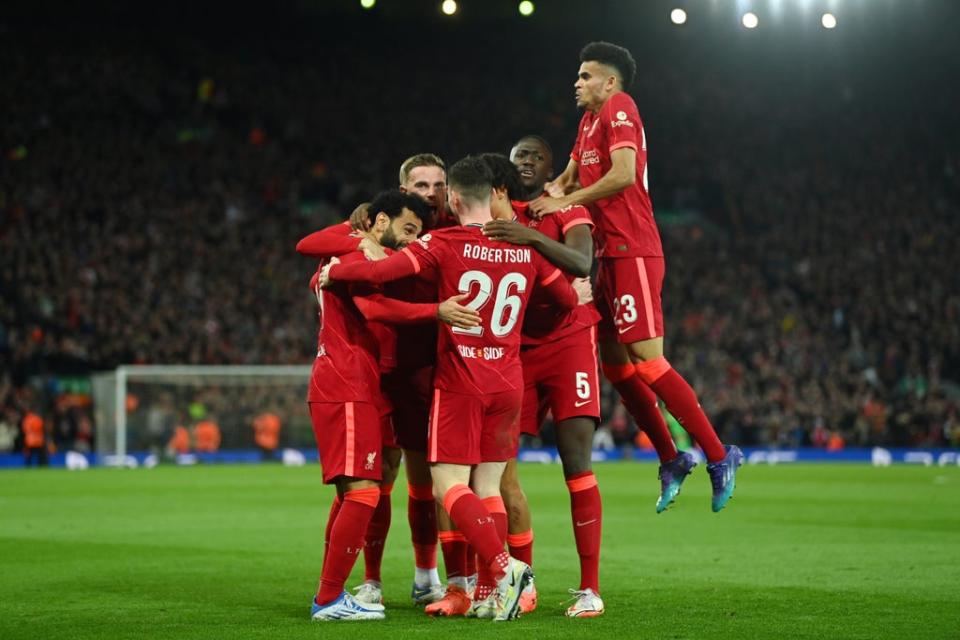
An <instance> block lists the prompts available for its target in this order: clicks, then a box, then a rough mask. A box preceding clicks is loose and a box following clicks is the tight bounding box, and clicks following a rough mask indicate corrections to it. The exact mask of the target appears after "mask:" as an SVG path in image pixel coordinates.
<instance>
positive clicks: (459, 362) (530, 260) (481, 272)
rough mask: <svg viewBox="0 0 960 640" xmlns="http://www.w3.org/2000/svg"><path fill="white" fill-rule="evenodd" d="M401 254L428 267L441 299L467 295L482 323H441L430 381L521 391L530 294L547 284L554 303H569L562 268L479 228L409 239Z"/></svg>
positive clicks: (458, 388)
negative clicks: (522, 339) (522, 334)
mask: <svg viewBox="0 0 960 640" xmlns="http://www.w3.org/2000/svg"><path fill="white" fill-rule="evenodd" d="M402 253H406V254H407V255H408V257H410V258H411V260H413V261H414V263H415V265H416V266H417V270H418V271H427V270H430V271H434V272H435V274H436V277H437V283H438V293H439V298H440V300H446V299H447V298H449V297H450V296H454V295H457V294H460V293H465V294H468V295H467V298H465V299H464V300H463V301H461V304H463V305H466V306H469V307H471V308H472V309H475V310H476V311H477V312H478V313H479V314H480V316H481V318H482V321H481V324H480V326H478V327H474V328H472V329H459V328H455V327H451V326H449V325H442V327H441V330H440V337H439V342H438V344H437V370H436V377H435V379H434V386H436V387H437V388H438V389H444V390H447V391H455V392H459V393H470V394H486V393H497V392H501V391H509V390H519V389H523V370H522V367H521V363H520V327H521V325H522V324H523V317H524V313H525V312H526V308H527V303H528V301H529V298H530V294H531V292H532V291H533V290H534V288H536V287H537V286H543V287H546V288H547V289H548V290H549V293H550V294H551V295H553V296H554V297H556V298H557V301H558V303H559V304H561V305H563V306H565V307H567V308H573V307H575V306H576V304H577V298H576V294H575V293H574V291H573V289H572V288H571V287H570V285H569V284H568V283H567V281H566V279H565V278H563V277H561V276H562V273H561V272H560V270H559V269H557V268H556V267H555V266H553V265H552V264H550V263H549V262H547V261H546V260H545V259H544V258H543V257H542V256H541V255H540V254H539V253H537V252H536V251H534V250H532V249H531V248H530V247H523V246H517V245H511V244H507V243H504V242H496V241H493V240H489V239H488V238H486V237H485V236H484V235H483V232H482V231H481V227H480V225H467V226H462V227H451V228H448V229H440V230H438V231H434V232H432V233H429V234H427V235H425V236H423V237H422V238H420V239H419V240H417V241H416V242H412V243H410V244H409V245H408V246H407V248H406V249H404V250H403V252H402Z"/></svg>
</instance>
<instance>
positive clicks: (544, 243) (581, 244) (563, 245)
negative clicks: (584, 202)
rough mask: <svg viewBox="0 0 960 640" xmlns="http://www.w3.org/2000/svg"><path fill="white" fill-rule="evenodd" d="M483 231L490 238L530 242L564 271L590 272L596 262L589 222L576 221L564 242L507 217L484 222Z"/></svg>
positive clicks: (511, 241) (515, 242)
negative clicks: (506, 219) (511, 220)
mask: <svg viewBox="0 0 960 640" xmlns="http://www.w3.org/2000/svg"><path fill="white" fill-rule="evenodd" d="M483 235H485V236H487V237H488V238H490V239H491V240H500V241H501V242H509V243H511V244H519V245H529V246H531V247H533V248H534V249H536V250H537V251H538V252H539V253H540V254H541V255H542V256H543V257H544V258H546V259H547V260H549V261H550V262H551V263H553V264H554V265H556V266H557V267H560V268H561V269H562V270H563V271H565V272H567V273H569V274H571V275H574V276H579V277H586V276H589V275H590V267H591V266H593V236H592V235H591V233H590V225H588V224H575V225H573V226H571V227H570V228H569V229H568V230H567V231H566V233H565V235H564V238H563V242H557V241H556V240H553V239H551V238H548V237H547V236H545V235H544V234H542V233H540V232H539V231H537V230H536V229H531V228H530V227H528V226H526V225H523V224H519V223H517V222H507V221H505V220H492V221H490V222H488V223H486V224H485V225H483Z"/></svg>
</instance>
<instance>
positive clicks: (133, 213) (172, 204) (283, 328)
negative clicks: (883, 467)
mask: <svg viewBox="0 0 960 640" xmlns="http://www.w3.org/2000/svg"><path fill="white" fill-rule="evenodd" d="M51 29H54V28H53V27H51ZM0 35H2V36H4V38H5V39H6V40H7V41H8V42H10V43H12V44H13V45H14V46H9V47H4V48H2V49H0V68H3V69H4V76H5V82H4V83H3V84H2V85H0V102H2V103H3V104H4V108H5V115H4V118H3V122H2V123H0V150H2V153H3V157H2V159H0V292H2V300H3V304H2V306H0V451H4V450H6V451H11V450H14V448H15V447H19V446H22V438H23V435H22V434H19V433H18V432H19V430H20V425H21V424H22V423H23V421H24V418H25V416H27V415H34V414H35V415H39V416H41V417H42V419H43V420H44V422H45V425H46V426H45V429H46V432H47V433H48V434H49V436H50V437H53V438H56V437H57V436H56V434H57V433H58V432H59V430H60V429H61V428H62V429H66V431H64V432H65V433H69V434H72V435H71V436H70V439H72V440H74V441H76V442H83V441H86V442H87V443H89V441H90V439H91V438H92V437H93V435H92V433H91V431H92V429H91V425H90V420H91V415H92V414H91V413H90V410H89V408H88V407H84V406H80V405H77V406H70V407H66V406H64V403H63V401H62V399H61V400H60V401H59V402H58V400H57V398H58V394H56V393H51V392H50V391H49V390H50V389H51V388H53V387H51V386H50V385H47V384H45V382H44V381H45V380H46V379H47V378H48V377H49V376H53V375H62V374H86V373H89V372H91V371H94V370H101V369H107V368H112V367H114V366H116V365H118V364H121V363H184V364H272V363H282V364H293V363H309V362H310V361H311V359H312V356H313V355H314V354H315V345H316V341H315V331H316V327H315V317H316V316H315V304H316V302H315V299H314V298H313V296H312V294H311V292H310V291H309V289H308V287H307V280H308V278H309V275H310V271H311V268H312V265H310V264H307V263H306V262H305V261H304V260H303V259H302V258H299V257H298V256H297V255H296V254H295V253H294V251H293V246H294V244H295V243H296V240H297V239H298V238H300V237H302V236H303V235H305V234H306V233H307V232H309V231H311V230H313V229H316V228H319V227H321V226H325V225H326V224H329V223H330V222H331V221H334V220H337V219H340V218H342V217H344V216H345V215H346V214H347V213H349V212H350V211H351V210H352V208H353V206H354V205H355V204H357V203H358V202H360V201H362V200H364V199H366V198H368V197H369V196H371V195H372V194H373V193H375V192H376V191H378V190H379V189H380V188H383V187H387V186H393V185H395V184H396V182H395V181H396V167H397V166H398V164H399V162H400V161H401V160H402V159H403V158H404V157H406V156H408V155H410V154H412V153H415V152H419V151H433V152H436V153H439V154H440V155H442V156H444V157H445V158H447V159H448V161H453V160H456V159H457V158H459V157H461V156H462V155H464V154H466V153H469V152H480V151H490V150H499V151H506V150H507V148H508V147H509V145H510V144H511V143H512V142H513V141H514V140H515V139H516V138H517V137H518V136H519V135H521V134H525V133H531V132H535V133H539V134H540V135H543V136H544V137H546V138H547V139H548V140H549V141H550V142H551V143H552V144H553V146H554V149H555V152H556V158H557V159H556V165H557V167H556V168H557V170H559V169H561V168H562V166H563V158H564V156H565V154H566V153H567V152H568V150H569V146H570V145H571V143H572V141H573V136H574V130H575V127H576V122H577V119H578V116H579V114H578V113H577V112H576V110H575V109H574V105H573V100H572V89H571V87H572V82H573V77H572V76H573V73H572V70H573V69H574V68H575V65H574V62H575V60H576V57H575V56H576V48H577V46H578V44H579V43H578V42H576V41H574V42H573V43H572V45H571V47H569V51H567V50H559V52H558V54H557V55H556V56H555V57H551V58H549V59H538V60H531V61H530V62H529V64H528V66H527V67H526V68H524V69H523V71H522V73H521V72H519V71H513V70H512V69H513V65H514V62H513V61H512V59H511V58H510V55H509V54H510V52H509V51H504V52H495V51H494V52H487V55H486V56H485V57H484V59H483V60H482V61H476V62H475V63H474V64H472V65H471V67H470V70H469V73H466V72H465V70H464V69H463V68H462V66H459V65H460V64H462V62H461V63H458V62H457V57H456V56H454V55H451V56H448V57H445V58H444V59H436V57H435V56H434V55H433V50H432V47H434V46H441V47H445V48H446V50H448V51H451V52H458V51H461V52H462V51H463V49H462V47H463V45H462V44H458V40H457V37H456V35H455V34H453V35H447V36H441V38H447V39H446V40H442V41H441V42H433V43H425V42H414V43H411V44H410V47H409V50H408V51H407V53H406V55H405V56H404V57H403V59H402V60H400V59H396V58H395V57H390V55H389V48H388V45H389V43H378V42H371V41H364V42H363V43H358V42H349V41H347V40H346V39H345V38H341V39H339V40H337V41H336V42H337V47H338V48H337V51H338V55H336V56H327V57H325V56H316V55H311V52H313V53H315V52H314V51H313V47H314V46H315V45H314V44H313V42H312V41H311V40H310V39H309V38H304V37H300V38H297V37H292V38H290V39H289V40H288V41H286V42H285V43H284V44H283V45H279V44H276V43H274V44H272V45H267V44H260V45H257V44H255V43H253V42H250V41H244V43H243V44H242V45H241V44H237V43H236V42H232V41H229V40H223V41H220V40H216V39H205V38H202V37H199V36H196V35H189V34H184V35H183V36H181V37H179V38H175V39H169V40H165V39H160V38H153V39H151V38H149V37H147V36H146V35H144V34H136V33H134V34H118V33H116V32H110V33H106V34H105V35H104V37H103V38H94V39H87V38H84V37H81V36H77V35H71V34H70V33H60V32H53V33H46V34H44V35H46V36H49V37H53V36H57V37H59V38H61V39H65V40H67V44H68V45H69V46H64V47H62V48H59V49H48V48H46V47H43V46H42V45H41V44H39V42H40V41H41V40H42V39H41V38H38V37H37V34H31V33H21V32H17V31H16V30H14V29H12V28H11V27H10V26H6V27H4V32H3V33H2V34H0ZM538 37H540V38H543V39H544V40H548V37H547V36H546V35H540V36H538ZM628 44H629V43H628ZM458 47H459V48H458ZM66 51H69V52H70V53H66ZM678 55H679V54H678ZM687 56H688V57H687V58H683V57H682V56H680V58H679V61H678V62H676V63H672V62H669V61H666V60H662V59H658V58H653V57H650V58H644V57H643V56H642V50H641V55H640V56H638V59H639V60H640V74H639V78H638V81H637V83H636V85H635V86H634V88H633V90H632V92H631V93H632V94H633V96H634V97H635V98H636V100H637V103H638V105H639V107H640V110H641V114H642V115H643V116H644V118H645V123H646V129H647V134H648V136H649V140H648V141H649V150H650V165H651V170H650V185H651V193H652V196H653V201H654V206H655V209H656V210H657V211H658V213H660V212H663V215H662V217H661V231H662V233H663V237H664V244H665V252H666V256H667V261H668V265H669V270H668V274H669V276H668V279H667V281H666V284H665V293H664V300H665V313H666V323H667V327H668V330H667V336H668V348H667V350H668V353H669V358H670V360H671V361H672V362H674V363H675V364H676V366H677V367H678V368H680V369H682V370H683V371H685V372H687V375H688V376H689V377H690V381H691V383H692V384H693V385H694V387H695V388H696V389H697V390H698V392H699V394H700V398H701V399H702V402H703V404H704V408H705V409H706V412H707V414H708V415H710V416H711V417H712V419H713V420H714V422H715V424H716V426H717V430H718V432H719V433H720V434H721V435H722V437H723V439H724V440H725V441H728V442H737V443H740V444H745V445H753V444H765V445H784V446H796V445H812V446H823V447H832V448H837V447H842V446H843V445H844V443H846V444H853V445H864V446H870V445H875V444H884V445H923V446H949V445H952V446H960V255H958V252H957V251H956V246H957V239H958V238H960V216H958V207H957V205H958V202H960V176H958V173H960V155H958V151H957V149H960V140H957V136H958V131H957V129H956V127H955V126H952V125H951V124H950V123H951V121H952V119H953V118H954V117H955V114H954V113H953V107H954V106H955V105H956V104H957V102H958V96H957V95H956V94H957V91H958V89H957V87H956V86H944V85H942V84H938V83H937V82H936V81H935V79H931V78H927V77H925V76H924V75H923V74H922V73H916V74H913V75H911V74H912V73H913V72H912V71H911V67H910V64H909V60H907V61H904V62H902V65H903V67H902V68H900V69H899V70H897V69H895V70H893V71H889V73H891V74H893V77H894V78H895V79H897V80H900V81H903V90H901V91H898V92H896V93H895V94H894V93H893V92H891V91H890V90H889V89H884V82H886V81H887V79H885V78H879V77H877V74H871V73H854V72H852V71H851V70H850V69H849V68H846V67H844V66H842V65H838V64H832V63H831V62H830V58H829V55H827V54H826V53H825V54H823V55H822V56H814V57H813V59H812V60H810V61H808V62H806V63H805V65H806V66H804V67H803V68H801V69H795V70H794V71H793V74H792V75H791V76H790V79H789V80H787V79H785V78H784V77H783V75H782V72H781V69H780V68H779V67H777V66H776V65H775V64H770V65H768V66H766V67H765V66H763V65H759V63H758V67H757V68H756V69H755V70H754V73H753V75H748V74H744V73H742V68H741V67H738V66H737V65H736V64H734V63H724V62H723V61H720V60H713V61H710V60H704V59H701V58H697V57H696V56H695V55H694V54H692V53H690V54H687ZM694 59H696V60H698V63H697V64H694V63H693V60H694ZM411 63H420V64H422V65H423V66H424V67H426V68H429V70H430V71H431V73H425V74H416V73H410V72H409V71H406V67H405V66H404V65H407V64H411ZM849 64H850V65H854V68H855V69H859V70H861V71H862V68H857V67H855V65H857V64H859V65H861V66H862V67H864V68H865V66H866V65H868V64H869V61H868V60H867V59H866V58H865V57H864V58H861V59H857V60H853V61H851V62H850V63H849ZM505 69H511V72H509V73H504V70H505ZM681 69H682V71H681ZM440 78H443V79H444V80H443V81H442V82H441V81H440ZM605 395H606V397H607V402H606V403H605V406H604V415H605V416H607V418H606V419H605V427H606V428H608V429H610V430H611V431H612V433H613V441H614V442H615V443H617V444H630V443H632V442H633V441H634V436H635V434H636V429H635V427H634V426H633V425H631V424H630V422H629V419H628V417H627V416H624V414H623V412H622V411H618V410H617V403H616V402H615V398H616V395H615V393H613V392H612V390H611V389H609V388H607V389H606V394H605ZM61 424H69V425H72V426H69V427H59V426H58V425H61ZM546 437H547V439H548V440H549V433H548V434H547V436H546ZM59 444H60V445H61V446H62V447H64V448H70V447H72V446H77V445H75V443H73V442H66V441H61V442H60V443H59Z"/></svg>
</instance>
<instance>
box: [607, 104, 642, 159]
mask: <svg viewBox="0 0 960 640" xmlns="http://www.w3.org/2000/svg"><path fill="white" fill-rule="evenodd" d="M600 126H601V127H603V128H604V129H605V130H606V133H607V142H608V143H609V145H610V147H609V150H610V152H611V153H613V152H614V151H616V150H617V149H622V148H623V147H631V148H632V149H634V150H639V149H640V135H641V134H640V131H641V127H643V124H642V123H641V122H640V113H639V112H638V111H637V105H636V103H634V101H633V98H631V97H630V96H629V95H628V94H626V93H623V92H622V91H621V92H620V93H617V94H614V96H613V97H611V98H610V100H608V101H607V104H605V105H603V109H601V111H600Z"/></svg>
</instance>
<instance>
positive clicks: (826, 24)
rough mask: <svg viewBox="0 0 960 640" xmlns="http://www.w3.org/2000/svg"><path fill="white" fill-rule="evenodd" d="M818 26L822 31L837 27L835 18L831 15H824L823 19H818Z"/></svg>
mask: <svg viewBox="0 0 960 640" xmlns="http://www.w3.org/2000/svg"><path fill="white" fill-rule="evenodd" d="M820 24H822V25H823V28H824V29H834V28H836V26H837V16H835V15H833V14H832V13H825V14H823V17H822V18H820Z"/></svg>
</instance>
